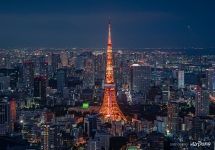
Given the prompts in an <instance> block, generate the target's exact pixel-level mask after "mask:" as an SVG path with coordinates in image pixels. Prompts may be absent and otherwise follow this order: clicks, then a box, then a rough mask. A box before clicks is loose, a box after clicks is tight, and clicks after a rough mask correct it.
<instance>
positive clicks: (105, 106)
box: [99, 22, 126, 121]
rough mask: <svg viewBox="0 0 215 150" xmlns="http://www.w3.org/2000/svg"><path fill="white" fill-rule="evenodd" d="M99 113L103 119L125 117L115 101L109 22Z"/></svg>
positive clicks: (121, 118)
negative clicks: (102, 92) (102, 94)
mask: <svg viewBox="0 0 215 150" xmlns="http://www.w3.org/2000/svg"><path fill="white" fill-rule="evenodd" d="M99 114H100V115H101V117H102V119H104V120H105V121H120V120H124V121H126V117H125V116H124V114H123V113H122V112H121V110H120V108H119V105H118V104H117V101H116V88H115V82H114V70H113V58H112V41H111V24H110V22H109V25H108V45H107V52H106V74H105V85H104V97H103V103H102V106H101V108H100V110H99Z"/></svg>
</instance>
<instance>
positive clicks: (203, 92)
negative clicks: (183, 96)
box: [195, 86, 209, 116]
mask: <svg viewBox="0 0 215 150" xmlns="http://www.w3.org/2000/svg"><path fill="white" fill-rule="evenodd" d="M195 92H196V95H195V115H196V116H207V115H208V114H209V92H208V90H207V89H205V88H204V87H200V86H197V87H196V90H195Z"/></svg>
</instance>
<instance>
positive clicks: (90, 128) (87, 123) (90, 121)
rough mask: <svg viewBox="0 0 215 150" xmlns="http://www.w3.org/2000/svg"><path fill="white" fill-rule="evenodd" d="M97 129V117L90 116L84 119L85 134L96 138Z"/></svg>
mask: <svg viewBox="0 0 215 150" xmlns="http://www.w3.org/2000/svg"><path fill="white" fill-rule="evenodd" d="M96 129H97V117H96V116H88V117H86V118H84V132H85V134H87V136H88V137H91V138H94V136H95V134H96Z"/></svg>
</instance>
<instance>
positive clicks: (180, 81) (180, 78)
mask: <svg viewBox="0 0 215 150" xmlns="http://www.w3.org/2000/svg"><path fill="white" fill-rule="evenodd" d="M178 88H179V89H182V88H184V71H183V70H179V71H178Z"/></svg>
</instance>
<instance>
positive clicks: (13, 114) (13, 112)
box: [9, 98, 16, 131]
mask: <svg viewBox="0 0 215 150" xmlns="http://www.w3.org/2000/svg"><path fill="white" fill-rule="evenodd" d="M9 104H10V125H11V131H13V130H14V123H15V122H16V101H15V99H14V98H12V99H11V100H10V102H9Z"/></svg>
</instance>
